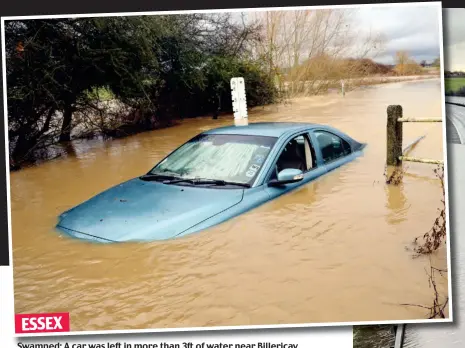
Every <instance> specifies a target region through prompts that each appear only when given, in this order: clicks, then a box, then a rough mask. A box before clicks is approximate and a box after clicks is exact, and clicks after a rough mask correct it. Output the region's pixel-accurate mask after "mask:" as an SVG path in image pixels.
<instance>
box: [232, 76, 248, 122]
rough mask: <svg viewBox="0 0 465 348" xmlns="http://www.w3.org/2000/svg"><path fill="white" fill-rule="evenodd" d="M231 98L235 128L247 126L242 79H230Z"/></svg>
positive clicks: (245, 100) (245, 99) (245, 101)
mask: <svg viewBox="0 0 465 348" xmlns="http://www.w3.org/2000/svg"><path fill="white" fill-rule="evenodd" d="M231 97H232V106H233V112H234V123H235V125H236V126H247V125H248V124H249V122H248V115H247V98H246V96H245V82H244V78H243V77H233V78H232V79H231Z"/></svg>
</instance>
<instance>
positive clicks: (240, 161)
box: [150, 134, 277, 185]
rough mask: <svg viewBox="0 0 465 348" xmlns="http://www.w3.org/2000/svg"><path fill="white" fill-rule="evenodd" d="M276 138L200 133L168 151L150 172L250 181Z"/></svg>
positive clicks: (249, 182)
mask: <svg viewBox="0 0 465 348" xmlns="http://www.w3.org/2000/svg"><path fill="white" fill-rule="evenodd" d="M276 141H277V138H275V137H267V136H255V135H231V134H201V135H199V136H197V137H195V138H193V139H191V140H190V141H188V142H187V143H185V144H184V145H182V146H181V147H180V148H178V149H177V150H175V151H174V152H173V153H171V154H170V155H169V156H168V157H166V158H165V159H164V160H163V161H161V162H160V163H159V164H158V165H157V166H156V167H155V168H154V169H152V170H151V171H150V174H154V175H172V176H175V177H180V178H193V179H199V178H201V179H207V180H224V181H227V182H235V183H242V184H250V185H251V184H253V182H254V180H255V178H256V177H257V175H258V173H259V172H260V170H261V169H262V166H263V164H264V162H265V160H266V158H267V157H268V154H269V153H270V150H271V148H272V147H273V145H274V144H275V143H276Z"/></svg>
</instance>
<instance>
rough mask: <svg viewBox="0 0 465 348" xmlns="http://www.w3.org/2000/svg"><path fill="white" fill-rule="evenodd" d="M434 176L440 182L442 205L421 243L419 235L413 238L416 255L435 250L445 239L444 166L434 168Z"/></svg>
mask: <svg viewBox="0 0 465 348" xmlns="http://www.w3.org/2000/svg"><path fill="white" fill-rule="evenodd" d="M434 173H435V175H436V177H437V178H438V179H439V180H440V182H441V188H442V198H441V203H442V206H441V208H439V209H438V210H439V214H438V216H437V217H436V219H435V220H434V224H433V227H432V228H431V230H429V231H428V232H426V233H425V234H424V235H423V236H422V237H421V238H422V240H423V241H422V243H421V244H420V243H419V241H418V239H419V238H420V237H417V238H415V240H414V244H415V248H414V251H415V252H416V253H417V254H418V255H424V254H431V253H432V252H434V251H435V250H437V249H438V248H439V247H440V246H441V245H443V243H445V240H446V204H445V202H446V199H445V189H444V166H443V165H441V166H439V167H438V168H436V169H435V170H434Z"/></svg>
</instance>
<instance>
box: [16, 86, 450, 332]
mask: <svg viewBox="0 0 465 348" xmlns="http://www.w3.org/2000/svg"><path fill="white" fill-rule="evenodd" d="M440 95H441V89H440V82H439V80H437V81H436V80H434V81H425V82H411V83H401V84H396V85H384V86H381V87H376V88H367V89H364V90H360V91H355V92H352V93H349V94H347V95H346V97H345V98H342V97H340V96H322V97H314V98H302V99H299V100H296V101H294V102H293V104H292V105H291V106H289V107H283V106H280V107H269V108H265V109H261V108H260V109H256V110H254V111H251V112H250V116H249V117H250V120H249V122H260V121H300V122H316V123H324V124H330V125H332V126H335V127H337V128H339V129H341V130H342V131H344V132H346V133H347V134H349V135H351V136H352V137H354V138H355V139H356V140H359V141H361V142H366V143H368V146H367V148H366V150H365V154H364V156H363V157H361V158H359V159H357V160H356V161H354V162H352V163H350V164H348V165H346V166H344V167H342V168H340V169H338V170H336V171H334V172H332V173H330V174H328V175H326V176H324V177H322V178H320V179H318V180H317V181H315V182H313V183H311V184H308V185H306V186H304V187H301V188H300V189H298V190H296V191H295V192H292V193H290V194H288V195H285V196H283V197H281V198H279V199H277V200H275V201H272V202H269V203H268V204H265V205H263V206H261V207H259V208H257V209H255V210H253V211H251V212H249V213H247V214H244V215H242V216H240V217H238V218H236V219H233V220H230V221H228V222H226V223H224V224H222V225H220V226H217V227H214V228H211V229H209V230H207V231H204V232H202V233H198V234H195V235H191V236H189V237H186V238H182V239H179V240H173V241H169V242H156V243H145V244H137V243H132V244H115V245H93V244H88V243H84V242H81V241H76V240H70V239H68V238H65V237H62V236H60V235H58V234H57V233H55V232H54V231H53V226H54V224H55V222H56V217H57V215H58V214H59V213H61V212H62V211H64V210H66V209H68V208H70V207H72V206H74V205H76V204H78V203H80V202H82V201H84V200H86V199H88V198H89V197H91V196H92V195H95V194H97V193H99V192H101V191H102V190H104V189H106V188H109V187H111V186H113V185H115V184H118V183H120V182H122V181H124V180H127V179H129V178H132V177H135V176H138V175H140V174H143V173H145V172H146V171H148V170H149V169H150V168H151V167H152V166H153V165H154V164H155V163H156V162H157V161H159V160H160V159H161V158H163V157H164V156H165V155H166V154H168V153H169V152H170V151H171V150H173V149H174V148H176V147H177V146H179V145H180V144H181V143H183V142H185V141H186V140H188V139H190V138H191V137H193V136H194V135H196V134H198V133H199V132H201V131H205V130H207V129H210V128H214V127H217V126H224V125H229V124H233V117H232V116H228V117H223V118H220V119H219V120H212V119H211V118H199V119H190V120H185V121H183V123H182V125H180V126H176V127H172V128H168V129H162V130H157V131H153V132H147V133H144V134H139V135H135V136H131V137H128V138H125V139H119V140H114V141H107V142H102V141H99V140H94V141H76V142H75V143H74V144H73V151H72V152H71V154H70V155H69V156H68V157H66V158H62V159H57V160H54V161H50V162H47V163H44V164H41V165H39V166H37V167H32V168H28V169H25V170H22V171H19V172H15V173H12V174H11V206H12V230H13V257H14V273H15V274H14V283H15V311H16V312H17V313H25V312H29V313H31V312H32V313H37V312H54V311H69V312H71V321H72V330H103V329H136V328H160V327H191V326H196V327H197V326H216V325H252V324H263V325H266V324H280V323H302V322H313V323H321V322H334V321H338V322H341V321H344V322H347V321H372V320H373V321H374V320H376V321H379V320H393V319H399V320H404V319H422V318H424V317H425V316H426V315H427V313H425V311H424V310H423V309H422V308H419V307H409V306H400V305H399V304H400V303H412V304H413V303H415V304H426V305H429V304H430V303H431V301H432V299H433V297H432V296H433V294H432V292H431V289H429V287H428V279H427V277H426V275H425V272H424V267H425V266H427V264H428V261H427V260H425V259H423V258H419V259H412V257H411V254H410V253H409V252H408V251H406V250H405V247H406V246H409V245H410V243H411V241H412V240H413V239H414V238H415V237H417V236H419V235H422V234H423V233H425V232H427V231H428V230H429V229H430V228H431V227H432V224H433V222H434V219H435V217H436V214H437V209H438V207H439V206H440V204H441V203H440V198H441V188H440V185H439V182H438V181H436V180H434V173H433V169H434V168H433V167H432V166H429V165H424V164H416V163H412V164H409V165H408V172H409V174H410V175H409V176H405V178H404V182H403V185H402V186H399V187H389V188H388V187H386V185H385V184H384V161H385V155H386V147H385V142H386V133H385V128H386V108H387V106H388V105H389V104H401V105H402V106H403V107H404V112H405V115H406V116H409V117H438V116H439V115H441V98H440ZM404 129H405V134H404V139H405V140H406V142H407V141H409V140H410V139H414V138H415V137H418V136H419V135H422V134H427V137H426V138H425V140H423V141H422V142H421V143H420V144H419V145H418V146H417V147H416V148H415V150H414V151H413V153H412V155H413V156H422V157H428V158H436V159H442V157H443V151H442V132H441V131H442V128H441V125H440V124H428V123H418V124H414V125H405V126H404ZM415 176H418V177H420V178H421V179H419V178H417V177H415ZM193 204H195V202H193ZM433 262H434V263H435V265H437V266H438V267H441V268H443V267H444V265H445V263H446V252H445V250H440V251H439V252H438V254H437V255H436V256H435V257H434V258H433ZM438 286H439V288H440V290H441V291H443V292H447V282H446V281H443V282H440V283H439V284H438Z"/></svg>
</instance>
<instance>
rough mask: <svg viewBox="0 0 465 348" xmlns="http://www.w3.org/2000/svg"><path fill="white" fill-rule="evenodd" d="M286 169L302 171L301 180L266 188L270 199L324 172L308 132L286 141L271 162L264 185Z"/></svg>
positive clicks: (290, 137)
mask: <svg viewBox="0 0 465 348" xmlns="http://www.w3.org/2000/svg"><path fill="white" fill-rule="evenodd" d="M286 168H294V169H300V170H302V172H303V179H302V180H301V181H299V182H295V183H289V184H284V185H280V186H272V187H271V186H267V188H266V191H267V192H268V194H269V195H270V197H271V198H275V197H277V196H279V195H282V194H284V193H286V192H289V191H291V190H293V189H295V188H297V187H299V186H301V185H303V184H305V183H308V182H309V181H311V180H313V179H315V178H317V177H319V176H321V175H322V174H324V173H325V172H326V167H325V166H324V164H323V162H322V159H321V156H320V154H319V152H318V151H316V149H315V147H314V146H313V143H312V140H311V137H310V134H309V132H308V131H305V132H300V133H296V134H294V135H292V136H289V137H288V138H287V139H286V141H285V142H284V144H283V145H282V146H281V148H280V150H279V151H278V153H277V155H276V156H275V158H274V160H273V162H272V165H271V168H270V171H269V172H268V174H267V177H266V178H265V185H267V183H268V182H269V181H270V180H272V179H276V178H277V174H278V172H279V171H281V170H283V169H286Z"/></svg>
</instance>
